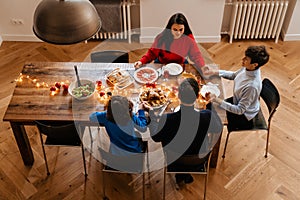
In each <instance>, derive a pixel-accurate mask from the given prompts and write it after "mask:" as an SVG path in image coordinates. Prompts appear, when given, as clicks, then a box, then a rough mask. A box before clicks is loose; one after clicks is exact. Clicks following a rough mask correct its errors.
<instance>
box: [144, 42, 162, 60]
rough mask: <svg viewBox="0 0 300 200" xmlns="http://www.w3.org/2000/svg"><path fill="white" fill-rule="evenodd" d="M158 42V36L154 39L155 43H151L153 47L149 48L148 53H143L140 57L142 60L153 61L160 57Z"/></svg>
mask: <svg viewBox="0 0 300 200" xmlns="http://www.w3.org/2000/svg"><path fill="white" fill-rule="evenodd" d="M157 43H158V37H156V38H155V40H154V42H153V44H152V45H151V47H150V48H149V49H148V51H147V52H146V54H145V55H143V56H142V58H141V59H140V61H141V62H142V63H143V64H147V63H150V62H151V61H153V60H155V59H156V58H158V55H159V52H160V49H159V48H158V46H157Z"/></svg>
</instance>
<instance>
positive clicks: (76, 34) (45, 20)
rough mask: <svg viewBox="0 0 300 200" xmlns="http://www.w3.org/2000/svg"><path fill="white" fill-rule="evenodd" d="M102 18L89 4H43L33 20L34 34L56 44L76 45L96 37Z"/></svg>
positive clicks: (68, 0) (65, 0)
mask: <svg viewBox="0 0 300 200" xmlns="http://www.w3.org/2000/svg"><path fill="white" fill-rule="evenodd" d="M100 28H101V20H100V17H99V15H98V13H97V11H96V9H95V7H94V6H93V4H92V3H91V2H90V1H88V0H42V1H41V2H40V4H39V5H38V6H37V8H36V10H35V13H34V18H33V32H34V34H35V35H36V36H37V37H38V38H40V39H41V40H43V41H45V42H48V43H53V44H75V43H78V42H81V41H84V40H87V39H89V38H91V37H92V36H94V35H95V34H96V33H97V32H98V31H99V30H100Z"/></svg>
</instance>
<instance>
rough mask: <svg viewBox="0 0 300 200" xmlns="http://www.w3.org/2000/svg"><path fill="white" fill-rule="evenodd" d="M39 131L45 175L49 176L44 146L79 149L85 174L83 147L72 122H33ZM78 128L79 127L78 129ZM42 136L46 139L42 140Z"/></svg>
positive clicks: (85, 173)
mask: <svg viewBox="0 0 300 200" xmlns="http://www.w3.org/2000/svg"><path fill="white" fill-rule="evenodd" d="M35 123H36V125H37V128H38V130H39V135H40V140H41V144H42V149H43V155H44V160H45V164H46V170H47V175H50V172H49V167H48V162H47V157H46V152H45V146H58V147H59V146H61V147H81V151H82V159H83V167H84V175H85V176H87V172H86V161H85V155H84V147H83V143H82V141H81V138H82V137H80V135H79V133H78V131H77V128H76V125H75V124H74V122H65V121H61V122H51V121H35ZM78 128H80V127H78ZM43 135H45V136H46V139H43Z"/></svg>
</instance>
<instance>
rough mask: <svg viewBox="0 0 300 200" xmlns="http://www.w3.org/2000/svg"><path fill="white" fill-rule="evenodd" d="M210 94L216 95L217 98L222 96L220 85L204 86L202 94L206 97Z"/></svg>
mask: <svg viewBox="0 0 300 200" xmlns="http://www.w3.org/2000/svg"><path fill="white" fill-rule="evenodd" d="M208 92H210V93H211V94H214V95H216V96H217V97H218V96H220V90H219V88H218V85H215V84H213V83H210V82H208V83H207V84H206V85H203V86H202V88H201V90H200V94H201V95H202V96H203V97H205V94H206V93H208Z"/></svg>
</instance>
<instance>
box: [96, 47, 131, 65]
mask: <svg viewBox="0 0 300 200" xmlns="http://www.w3.org/2000/svg"><path fill="white" fill-rule="evenodd" d="M91 62H93V63H97V62H100V63H129V54H128V52H125V51H121V50H106V51H98V52H92V53H91Z"/></svg>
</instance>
